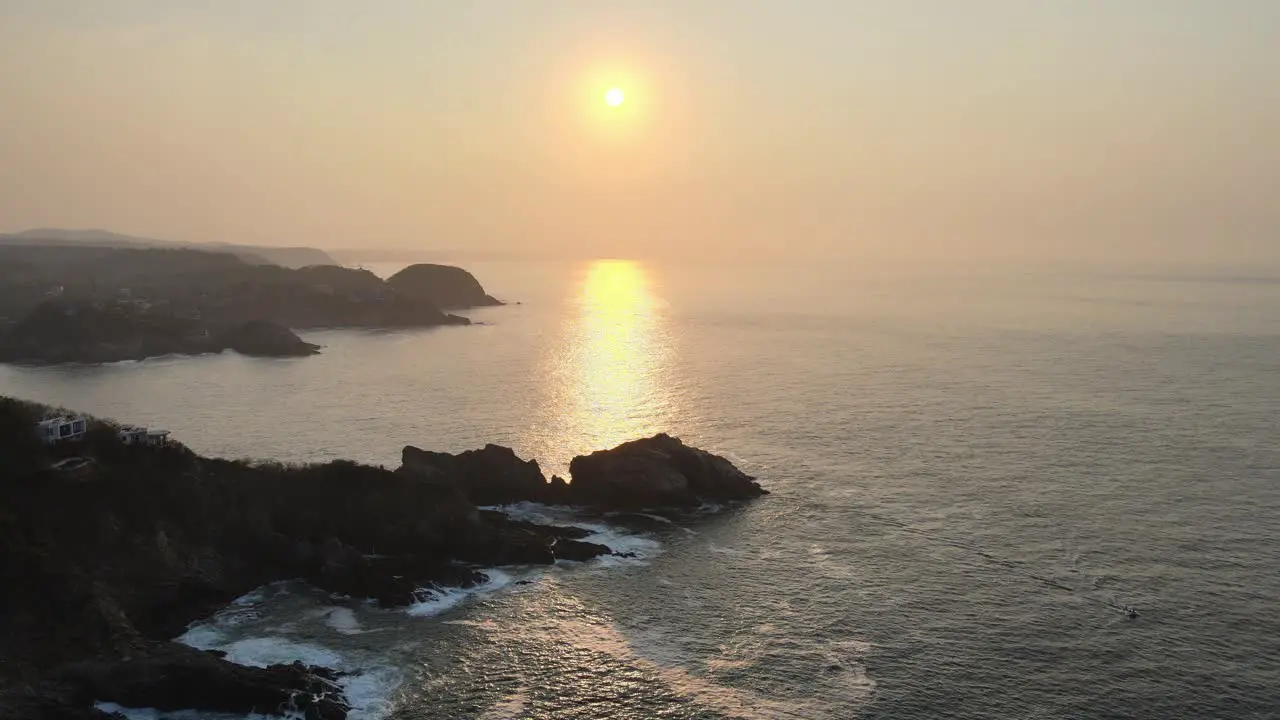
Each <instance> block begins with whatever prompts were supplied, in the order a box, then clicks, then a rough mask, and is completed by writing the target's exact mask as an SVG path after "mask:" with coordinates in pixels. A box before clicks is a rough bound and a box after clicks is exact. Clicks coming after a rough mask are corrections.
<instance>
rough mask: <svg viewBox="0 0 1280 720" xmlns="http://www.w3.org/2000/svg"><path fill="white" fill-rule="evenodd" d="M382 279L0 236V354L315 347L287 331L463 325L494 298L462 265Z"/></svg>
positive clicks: (27, 357) (135, 354)
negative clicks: (465, 312)
mask: <svg viewBox="0 0 1280 720" xmlns="http://www.w3.org/2000/svg"><path fill="white" fill-rule="evenodd" d="M393 279H394V280H396V282H389V281H384V280H382V279H381V278H379V277H377V276H376V275H374V274H373V273H371V272H369V271H367V270H359V269H354V268H345V267H339V266H336V265H311V266H306V267H301V268H286V267H281V266H278V265H272V264H266V263H254V262H248V261H246V260H245V259H243V258H241V257H239V256H237V255H235V254H232V253H226V252H207V251H203V250H192V249H161V248H137V247H129V248H121V247H106V246H90V245H85V244H71V245H48V244H4V243H0V362H32V363H61V362H111V361H117V360H137V359H142V358H146V357H152V356H155V355H168V354H201V353H208V352H221V351H223V350H226V349H232V350H236V351H239V352H242V353H245V354H251V355H265V356H300V355H309V354H314V353H315V352H318V351H319V348H318V347H317V346H315V345H312V344H309V343H306V342H303V341H302V340H301V339H299V338H298V337H297V336H296V335H294V334H293V332H292V331H293V330H298V329H308V328H321V327H327V328H335V327H357V328H430V327H439V326H449V325H468V324H470V320H468V319H467V318H465V317H462V316H459V315H455V314H451V313H447V312H445V311H444V310H442V309H441V308H442V307H447V308H450V309H458V308H463V309H465V308H470V307H477V306H482V305H493V304H501V303H499V302H498V301H497V300H495V299H494V298H493V297H491V296H489V295H488V294H486V293H485V292H484V290H483V288H482V287H481V285H480V283H479V281H478V280H476V279H475V277H473V276H472V275H471V274H470V273H468V272H467V271H466V270H463V269H461V268H456V267H450V266H440V265H430V266H412V267H410V268H407V269H406V270H405V271H403V272H402V273H401V274H400V275H397V276H396V278H393Z"/></svg>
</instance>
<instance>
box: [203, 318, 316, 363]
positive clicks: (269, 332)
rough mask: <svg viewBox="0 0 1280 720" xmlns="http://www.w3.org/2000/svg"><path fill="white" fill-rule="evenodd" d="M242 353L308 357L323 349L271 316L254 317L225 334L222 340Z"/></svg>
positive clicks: (258, 355)
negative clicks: (257, 318) (264, 317)
mask: <svg viewBox="0 0 1280 720" xmlns="http://www.w3.org/2000/svg"><path fill="white" fill-rule="evenodd" d="M219 344H221V345H225V346H226V347H229V348H231V349H232V350H235V351H236V352H238V353H240V354H241V355H252V356H256V357H304V356H307V355H315V354H317V353H319V352H320V346H319V345H313V344H311V343H309V342H306V341H304V340H303V339H302V338H300V337H298V336H297V335H296V334H294V332H293V331H292V330H290V329H289V328H287V327H285V326H283V325H280V324H279V323H274V322H271V321H269V320H250V321H249V322H247V323H244V324H242V325H238V326H236V327H234V328H232V329H230V330H228V331H227V332H226V333H225V334H223V336H222V338H221V341H220V343H219Z"/></svg>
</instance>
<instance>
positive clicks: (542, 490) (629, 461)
mask: <svg viewBox="0 0 1280 720" xmlns="http://www.w3.org/2000/svg"><path fill="white" fill-rule="evenodd" d="M399 472H401V473H405V474H410V475H414V476H417V477H422V478H429V479H431V480H433V481H435V482H447V483H450V484H451V485H452V486H453V487H456V488H457V489H458V491H459V492H461V493H462V494H463V495H465V496H466V497H467V499H469V500H471V501H472V502H474V503H476V504H479V505H504V504H509V503H516V502H526V501H527V502H540V503H549V504H562V505H578V506H586V507H593V508H598V509H605V510H639V509H645V508H662V507H696V506H698V505H700V504H702V503H705V502H730V501H736V500H749V499H751V498H756V497H760V496H761V495H766V494H768V491H766V490H764V489H763V488H761V487H760V485H759V483H757V482H756V481H755V479H754V478H752V477H751V476H749V475H747V474H746V473H744V472H742V471H741V470H739V469H738V468H737V467H735V466H734V465H733V463H731V462H729V461H728V460H726V459H725V458H723V457H721V456H719V455H713V454H711V453H709V452H707V451H705V450H700V449H698V448H694V447H689V446H688V445H685V444H684V443H683V442H681V441H680V439H679V438H674V437H671V436H670V435H666V434H659V435H655V436H653V437H651V438H644V439H641V440H633V441H631V442H628V443H623V444H622V445H619V446H618V447H616V448H613V449H611V450H600V451H597V452H593V453H591V454H590V455H580V456H578V457H575V458H574V459H573V461H572V462H571V463H570V464H569V472H570V476H571V482H568V483H566V482H565V481H563V480H561V479H560V478H552V480H551V482H548V481H547V479H546V477H544V476H543V474H542V471H541V470H540V469H539V467H538V464H537V462H536V461H533V460H527V461H526V460H521V459H520V458H519V457H517V456H516V454H515V453H514V452H513V451H512V450H511V449H510V448H504V447H500V446H496V445H488V446H486V447H485V448H484V449H483V450H472V451H468V452H464V453H461V454H458V455H450V454H448V453H438V452H430V451H426V450H420V449H418V448H415V447H413V446H408V447H406V448H405V449H404V451H403V453H402V465H401V468H400V471H399Z"/></svg>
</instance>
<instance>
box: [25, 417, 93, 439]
mask: <svg viewBox="0 0 1280 720" xmlns="http://www.w3.org/2000/svg"><path fill="white" fill-rule="evenodd" d="M88 431H89V421H88V420H87V419H85V418H83V417H80V416H78V415H76V416H66V415H59V416H58V417H52V418H48V419H46V420H41V421H40V422H39V423H38V424H37V425H36V434H38V435H39V436H40V439H41V440H43V441H44V442H45V444H46V445H53V444H55V443H60V442H68V441H73V440H80V439H82V438H83V437H84V434H85V433H86V432H88Z"/></svg>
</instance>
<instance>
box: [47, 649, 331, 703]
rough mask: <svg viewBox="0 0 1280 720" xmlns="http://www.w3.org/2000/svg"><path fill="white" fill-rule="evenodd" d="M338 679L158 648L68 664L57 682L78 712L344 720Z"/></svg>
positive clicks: (322, 671) (323, 672) (318, 671)
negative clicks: (103, 709)
mask: <svg viewBox="0 0 1280 720" xmlns="http://www.w3.org/2000/svg"><path fill="white" fill-rule="evenodd" d="M337 679H338V675H337V673H335V672H333V671H331V670H328V669H326V668H319V667H308V666H305V665H303V664H301V663H294V664H292V665H272V666H270V667H266V668H254V667H245V666H242V665H236V664H234V663H230V662H227V661H226V660H223V659H222V658H221V657H219V653H213V652H204V651H200V650H195V649H193V648H188V647H185V646H182V645H178V644H176V643H163V644H160V643H157V644H154V645H152V646H150V647H148V648H147V649H146V651H144V652H143V653H142V654H140V655H139V656H137V657H130V658H128V659H125V660H122V661H119V662H115V661H108V662H103V661H88V662H80V663H72V664H71V665H69V666H68V667H67V668H65V669H64V670H63V671H62V672H61V673H59V680H60V681H61V682H62V683H63V685H64V687H66V688H68V689H70V690H71V693H72V696H73V697H75V698H79V699H81V700H82V701H83V704H92V703H94V702H110V703H115V704H117V705H120V706H122V707H128V708H155V709H157V710H161V711H178V710H189V709H191V708H199V709H200V710H204V711H207V712H224V713H234V714H237V715H242V714H243V715H247V714H250V713H258V714H263V715H276V714H283V713H285V712H291V713H294V714H297V715H301V716H302V717H303V718H305V719H306V720H344V718H346V717H347V710H348V709H349V706H348V704H347V702H346V700H345V698H344V697H343V694H342V691H341V688H340V687H339V686H338V684H337V682H336V681H337Z"/></svg>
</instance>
